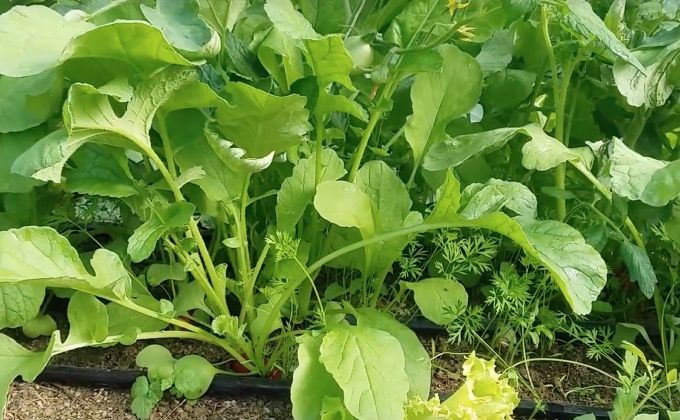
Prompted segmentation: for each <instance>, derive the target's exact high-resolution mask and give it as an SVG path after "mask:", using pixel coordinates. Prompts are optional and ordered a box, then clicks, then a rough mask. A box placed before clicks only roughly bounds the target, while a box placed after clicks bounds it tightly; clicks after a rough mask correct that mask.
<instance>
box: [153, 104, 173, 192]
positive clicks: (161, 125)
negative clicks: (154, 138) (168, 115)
mask: <svg viewBox="0 0 680 420" xmlns="http://www.w3.org/2000/svg"><path fill="white" fill-rule="evenodd" d="M156 121H158V135H160V137H161V142H162V143H163V152H164V153H165V160H166V161H167V162H168V165H167V166H168V170H169V172H170V175H171V176H172V179H177V168H175V152H174V151H173V150H172V145H171V144H170V137H169V136H168V127H167V125H166V123H165V115H163V114H160V113H159V115H158V117H157V118H156Z"/></svg>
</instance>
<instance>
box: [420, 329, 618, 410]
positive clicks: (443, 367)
mask: <svg viewBox="0 0 680 420" xmlns="http://www.w3.org/2000/svg"><path fill="white" fill-rule="evenodd" d="M423 344H424V345H425V348H426V349H431V350H430V352H431V353H432V354H431V356H432V391H433V392H438V393H442V394H443V393H448V392H451V390H455V389H457V388H458V387H459V386H460V384H461V381H462V380H463V379H464V378H463V376H462V371H463V362H464V361H465V357H466V356H467V354H469V353H470V349H466V348H460V347H454V346H452V345H451V344H449V343H447V342H446V339H445V338H444V337H438V338H431V339H427V340H423ZM564 354H568V357H565V356H564ZM552 355H553V356H552V357H550V356H548V357H546V358H552V359H569V360H570V361H572V362H577V363H582V364H583V365H587V366H591V367H594V368H597V369H600V370H602V371H605V372H607V373H610V374H614V373H615V369H614V368H613V366H610V365H608V364H606V363H604V362H594V361H592V360H589V359H588V358H587V357H586V355H585V349H584V348H581V347H577V346H570V347H568V348H567V347H564V346H556V347H555V348H554V349H553V350H552ZM479 356H480V357H485V358H488V356H487V355H485V354H483V353H480V354H479ZM530 357H532V356H530ZM501 369H502V366H499V362H498V361H497V362H496V371H500V370H501ZM515 372H516V374H517V375H518V376H519V378H520V379H519V381H518V387H517V390H518V393H519V396H520V398H521V399H523V400H529V401H538V400H541V401H544V402H553V403H560V404H570V405H580V406H588V407H603V408H607V409H609V408H611V407H612V401H613V399H614V391H613V389H612V387H613V386H614V385H615V384H614V383H612V381H611V380H610V379H609V378H607V377H606V376H604V375H602V374H601V373H598V372H596V371H594V370H592V369H589V368H587V367H584V366H579V365H576V364H573V363H569V362H561V361H547V362H544V361H540V362H538V361H537V362H531V363H528V366H527V365H524V364H523V365H520V366H519V367H517V368H516V369H515ZM532 384H533V386H532Z"/></svg>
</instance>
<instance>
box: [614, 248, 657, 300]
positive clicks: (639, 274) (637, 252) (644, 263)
mask: <svg viewBox="0 0 680 420" xmlns="http://www.w3.org/2000/svg"><path fill="white" fill-rule="evenodd" d="M620 252H621V258H622V259H623V262H624V263H625V264H626V267H627V268H628V272H629V273H630V280H631V281H633V282H636V283H637V284H638V287H640V291H641V292H642V294H643V295H645V296H646V297H647V299H651V298H652V296H654V290H655V289H656V284H657V283H658V281H657V278H656V273H654V266H653V265H652V262H651V261H650V260H649V255H647V251H646V250H644V249H642V248H640V247H639V246H637V245H635V244H633V243H631V242H630V241H625V240H624V241H623V242H622V243H621V248H620Z"/></svg>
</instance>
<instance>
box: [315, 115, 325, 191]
mask: <svg viewBox="0 0 680 420" xmlns="http://www.w3.org/2000/svg"><path fill="white" fill-rule="evenodd" d="M315 120H316V152H315V154H316V156H314V159H315V163H316V168H315V171H314V185H315V186H316V185H319V183H320V182H321V172H322V171H323V165H322V158H323V138H324V135H323V134H324V133H323V132H324V124H323V116H322V115H317V116H316V118H315Z"/></svg>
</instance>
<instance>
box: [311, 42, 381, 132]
mask: <svg viewBox="0 0 680 420" xmlns="http://www.w3.org/2000/svg"><path fill="white" fill-rule="evenodd" d="M305 46H306V49H305V57H306V59H307V64H309V66H310V67H311V68H312V72H313V73H314V75H315V76H316V82H317V84H318V85H319V97H318V99H317V103H316V110H315V113H316V114H317V115H324V114H328V113H330V112H345V113H348V114H350V115H353V116H355V117H357V118H359V119H361V120H363V121H368V116H367V114H366V111H365V110H364V109H363V108H362V107H361V106H360V105H359V104H358V103H356V102H355V101H353V100H351V99H349V98H347V97H345V96H342V95H332V94H330V93H329V92H328V86H329V85H330V84H332V83H337V84H338V85H341V86H344V87H345V88H347V89H350V90H354V86H353V85H352V81H351V79H350V77H349V74H350V72H351V71H352V67H353V62H352V57H350V55H349V53H348V52H347V50H346V49H345V45H344V43H343V37H342V36H341V35H328V36H325V37H323V38H319V39H312V40H307V41H305Z"/></svg>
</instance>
